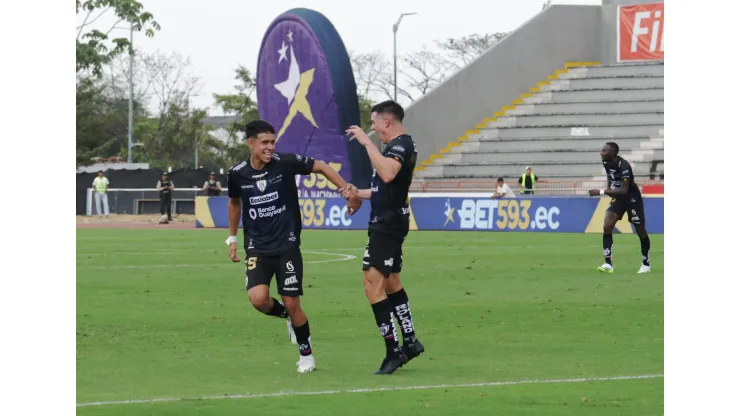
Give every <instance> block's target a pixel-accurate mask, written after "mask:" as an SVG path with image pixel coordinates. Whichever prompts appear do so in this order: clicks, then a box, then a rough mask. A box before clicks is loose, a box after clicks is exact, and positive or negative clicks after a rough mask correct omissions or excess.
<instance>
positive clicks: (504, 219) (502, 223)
mask: <svg viewBox="0 0 740 416" xmlns="http://www.w3.org/2000/svg"><path fill="white" fill-rule="evenodd" d="M531 206H532V201H531V200H529V199H522V200H515V199H501V200H499V203H498V212H497V215H496V216H497V217H498V219H497V220H496V227H498V229H499V230H501V229H504V228H509V229H510V230H515V229H516V228H517V227H519V229H520V230H526V229H528V228H529V221H530V218H529V207H531Z"/></svg>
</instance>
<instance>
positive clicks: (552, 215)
mask: <svg viewBox="0 0 740 416" xmlns="http://www.w3.org/2000/svg"><path fill="white" fill-rule="evenodd" d="M450 195H451V196H431V197H430V196H418V195H417V196H412V197H411V198H410V208H411V227H410V228H411V230H451V231H499V232H566V233H583V232H587V233H601V232H602V230H603V224H604V214H605V212H606V210H607V208H608V207H609V202H610V198H541V197H540V198H537V197H533V198H524V197H522V198H515V199H491V198H487V197H460V196H454V194H450ZM644 201H645V224H646V226H647V230H648V232H649V233H663V232H664V231H663V207H664V205H663V202H664V200H663V198H644ZM227 202H228V198H226V197H210V198H209V197H196V203H195V215H196V223H197V226H198V227H228V225H229V221H228V216H227V207H226V206H227ZM299 204H300V206H301V214H302V219H303V227H304V228H306V229H312V228H317V229H343V230H364V229H367V225H368V220H369V217H370V202H369V201H365V202H364V203H363V204H362V207H361V208H360V210H359V211H358V212H357V213H356V214H355V215H353V216H351V217H350V216H349V215H347V206H346V201H345V200H344V199H342V198H340V197H325V198H324V197H305V198H300V199H299ZM629 216H630V213H629V212H628V213H625V215H624V217H623V218H622V219H621V220H620V221H619V222H618V223H617V226H616V229H615V232H619V233H634V227H633V226H632V224H630V223H629V222H628V219H629ZM240 226H241V224H240Z"/></svg>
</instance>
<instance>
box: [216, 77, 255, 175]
mask: <svg viewBox="0 0 740 416" xmlns="http://www.w3.org/2000/svg"><path fill="white" fill-rule="evenodd" d="M235 72H236V75H235V76H234V79H236V80H237V81H238V82H237V84H236V85H235V86H234V88H235V89H236V93H233V94H213V99H214V100H215V103H216V105H217V106H219V107H220V108H221V111H223V113H224V114H226V115H232V116H235V117H236V120H235V121H233V122H232V123H230V124H229V127H228V131H229V133H228V136H227V137H226V143H225V146H224V147H223V148H222V151H221V155H222V156H224V157H225V159H226V161H227V162H228V163H227V164H233V163H236V162H237V161H239V160H245V159H248V158H249V147H248V146H247V144H246V142H244V141H241V142H240V141H239V138H240V134H239V133H242V136H243V133H244V125H245V124H247V123H248V122H250V121H252V120H257V119H259V110H258V107H257V102H256V101H255V100H254V99H253V98H252V95H253V94H254V92H255V90H256V87H257V83H256V80H255V78H254V77H253V76H252V73H251V72H250V71H249V70H248V69H247V68H245V67H244V66H242V65H239V66H238V67H237V68H236V71H235Z"/></svg>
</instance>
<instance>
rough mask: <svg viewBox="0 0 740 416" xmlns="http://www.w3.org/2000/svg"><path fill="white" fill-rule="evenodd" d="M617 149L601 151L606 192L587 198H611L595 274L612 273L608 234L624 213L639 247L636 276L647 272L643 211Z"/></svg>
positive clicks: (627, 166)
mask: <svg viewBox="0 0 740 416" xmlns="http://www.w3.org/2000/svg"><path fill="white" fill-rule="evenodd" d="M618 153H619V145H617V144H616V143H613V142H609V143H607V144H606V145H604V148H603V149H601V160H602V163H603V164H604V170H605V171H606V174H607V176H608V178H607V181H608V184H609V185H608V189H592V190H590V191H588V194H589V195H590V196H598V195H608V196H610V197H612V200H611V203H610V204H609V208H608V209H607V211H606V214H605V215H604V259H605V262H604V264H603V265H601V266H600V267H599V268H598V270H599V271H600V272H603V273H613V272H614V266H612V241H613V240H612V231H613V230H614V226H615V225H616V224H617V221H619V220H621V219H622V217H623V216H624V214H625V213H627V218H628V219H629V222H631V223H632V224H634V225H635V230H636V231H637V235H638V236H639V237H640V246H641V247H642V265H641V266H640V270H638V271H637V273H649V272H650V237H649V236H648V233H647V230H646V229H645V208H644V204H643V201H642V193H640V188H639V187H638V186H637V184H635V175H634V174H633V173H632V166H630V164H629V162H627V161H626V160H624V159H622V157H621V156H618Z"/></svg>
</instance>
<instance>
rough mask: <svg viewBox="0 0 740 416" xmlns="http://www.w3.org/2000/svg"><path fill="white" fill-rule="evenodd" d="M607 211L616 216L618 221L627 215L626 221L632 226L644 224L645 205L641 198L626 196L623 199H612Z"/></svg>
mask: <svg viewBox="0 0 740 416" xmlns="http://www.w3.org/2000/svg"><path fill="white" fill-rule="evenodd" d="M607 211H611V212H613V213H615V214H617V217H619V219H620V220H621V219H622V217H624V214H627V219H628V220H629V222H631V223H632V224H635V225H644V224H645V205H644V203H643V201H642V197H637V196H632V195H628V196H627V197H624V198H614V199H612V201H611V202H610V203H609V208H608V209H607Z"/></svg>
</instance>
